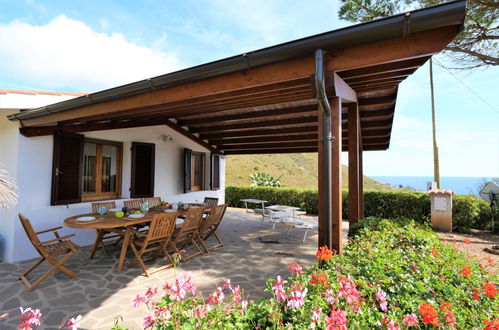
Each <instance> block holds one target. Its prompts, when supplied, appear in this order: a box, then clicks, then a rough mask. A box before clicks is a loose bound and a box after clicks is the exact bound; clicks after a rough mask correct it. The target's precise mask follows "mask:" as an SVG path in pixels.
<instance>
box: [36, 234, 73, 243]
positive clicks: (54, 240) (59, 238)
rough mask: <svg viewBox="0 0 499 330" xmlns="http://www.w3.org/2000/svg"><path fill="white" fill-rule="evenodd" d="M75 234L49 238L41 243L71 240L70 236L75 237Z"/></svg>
mask: <svg viewBox="0 0 499 330" xmlns="http://www.w3.org/2000/svg"><path fill="white" fill-rule="evenodd" d="M73 236H75V234H71V235H67V236H62V237H58V238H55V239H51V240H48V241H45V242H40V244H42V245H45V244H49V243H55V242H61V241H69V238H70V237H73Z"/></svg>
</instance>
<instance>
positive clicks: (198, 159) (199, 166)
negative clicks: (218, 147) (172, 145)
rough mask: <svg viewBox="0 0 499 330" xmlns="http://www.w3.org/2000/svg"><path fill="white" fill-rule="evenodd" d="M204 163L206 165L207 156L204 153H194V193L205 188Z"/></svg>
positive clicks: (192, 188)
mask: <svg viewBox="0 0 499 330" xmlns="http://www.w3.org/2000/svg"><path fill="white" fill-rule="evenodd" d="M204 163H205V156H204V154H203V153H200V152H193V153H192V158H191V164H192V165H191V168H192V174H191V177H192V184H191V190H192V191H198V190H202V189H203V188H204Z"/></svg>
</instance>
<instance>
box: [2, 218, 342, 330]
mask: <svg viewBox="0 0 499 330" xmlns="http://www.w3.org/2000/svg"><path fill="white" fill-rule="evenodd" d="M260 220H261V217H260V216H259V215H256V214H254V213H246V212H244V210H241V209H234V208H232V209H228V210H227V213H226V215H225V217H224V220H223V221H222V224H221V225H220V228H219V231H220V234H221V236H222V239H223V240H224V243H225V247H223V248H219V249H216V250H212V251H210V252H209V253H208V254H204V255H202V256H199V257H196V258H193V259H191V260H189V261H187V262H186V263H181V264H180V265H178V267H177V274H181V273H183V272H187V271H190V272H192V274H193V278H194V280H195V281H196V285H197V288H198V290H201V291H202V292H203V294H204V296H205V297H206V296H207V294H209V293H210V292H211V291H212V290H214V289H215V286H216V285H221V284H222V282H223V280H224V279H227V278H230V279H231V281H232V283H233V284H235V285H237V284H239V285H241V287H242V288H243V289H244V290H245V293H246V295H247V297H248V296H249V299H256V298H260V297H263V296H265V294H266V293H264V292H263V289H264V288H265V285H266V280H267V279H268V278H275V277H276V276H277V275H279V274H280V275H282V276H288V275H289V274H290V273H289V270H288V268H287V266H288V265H289V264H290V263H292V262H297V263H299V264H302V265H311V264H313V263H314V261H315V252H316V249H317V231H316V229H315V230H313V231H311V232H310V233H309V237H308V238H307V239H306V242H305V243H304V244H302V242H301V240H302V238H303V230H298V229H297V230H291V232H290V233H289V234H287V229H286V228H284V227H280V226H276V228H275V229H274V230H272V226H271V225H270V224H269V223H268V222H265V223H264V224H263V225H260ZM304 221H305V222H309V223H312V224H314V225H315V226H316V225H317V218H316V217H305V218H304ZM346 226H347V224H346V223H344V228H343V231H344V233H343V235H344V237H346V230H347V228H346ZM276 242H279V243H276ZM88 251H89V247H84V248H82V249H81V250H80V251H78V253H77V254H76V255H75V256H73V258H71V259H70V261H69V262H68V263H66V265H67V266H68V267H69V268H70V269H72V270H73V271H75V272H77V273H78V274H79V275H80V278H78V279H72V278H69V277H68V276H66V275H65V274H63V273H61V272H56V273H55V274H54V275H52V276H51V277H49V278H48V279H47V280H46V281H44V282H43V283H42V284H41V285H40V287H39V288H37V289H35V290H34V291H33V292H27V291H26V287H25V286H24V284H23V283H22V282H21V281H16V279H17V276H19V274H20V273H21V272H22V271H24V270H25V269H26V268H27V267H29V266H30V265H31V264H32V261H24V262H20V263H15V264H8V263H0V278H2V281H1V282H0V297H2V299H1V300H2V305H0V307H1V309H0V311H1V312H2V313H5V312H8V313H10V314H11V315H10V316H9V317H8V318H7V319H4V320H2V321H0V329H4V328H5V329H7V328H8V329H11V328H15V326H16V325H17V322H18V314H19V306H22V307H24V308H26V307H33V308H38V309H40V310H41V311H42V313H43V316H42V323H43V325H44V326H46V327H48V328H54V327H57V326H60V325H61V324H62V322H65V321H66V320H67V319H68V318H71V317H75V316H77V315H78V314H81V315H82V316H83V319H82V322H81V326H82V328H85V329H109V328H110V327H112V325H113V324H114V319H115V318H116V317H118V316H122V317H123V320H124V322H120V324H122V325H124V326H127V327H128V328H130V329H136V328H139V327H140V326H141V325H142V320H143V317H144V316H145V315H146V313H147V311H146V309H145V308H138V309H134V308H133V306H132V299H133V298H134V297H135V295H136V294H137V293H142V294H144V293H145V291H146V290H147V288H148V287H155V286H158V287H159V286H161V284H162V283H164V282H167V281H171V280H173V278H174V270H173V268H170V269H167V270H164V271H160V272H157V273H155V274H153V275H152V276H151V277H149V278H148V277H145V276H143V275H142V271H141V270H140V267H138V266H137V265H135V266H134V267H132V268H127V267H125V268H124V270H123V271H122V272H121V273H118V272H117V270H116V269H117V263H118V258H119V251H118V249H116V250H114V251H113V252H112V253H110V254H109V255H105V254H104V253H103V251H101V250H99V251H98V253H97V255H96V257H95V258H93V259H88ZM130 260H132V254H131V253H130V252H129V253H128V255H127V260H126V261H130ZM160 262H161V261H159V262H158V265H160ZM153 267H154V266H153ZM39 268H40V269H38V270H37V271H35V273H34V274H32V275H31V276H39V275H40V274H41V273H42V272H44V271H45V270H46V269H47V268H46V267H39Z"/></svg>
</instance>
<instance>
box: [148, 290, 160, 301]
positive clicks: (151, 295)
mask: <svg viewBox="0 0 499 330" xmlns="http://www.w3.org/2000/svg"><path fill="white" fill-rule="evenodd" d="M157 294H158V288H154V289H153V288H148V289H147V292H146V297H147V298H149V299H151V298H152V297H154V296H155V295H157Z"/></svg>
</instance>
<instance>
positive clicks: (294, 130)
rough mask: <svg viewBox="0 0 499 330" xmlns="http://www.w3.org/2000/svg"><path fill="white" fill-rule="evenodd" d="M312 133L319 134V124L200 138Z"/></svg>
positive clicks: (205, 135)
mask: <svg viewBox="0 0 499 330" xmlns="http://www.w3.org/2000/svg"><path fill="white" fill-rule="evenodd" d="M310 132H317V124H315V123H309V124H304V125H302V126H297V127H287V128H272V127H270V128H266V129H260V128H257V129H255V130H246V131H238V132H225V131H221V132H212V133H206V134H201V135H200V138H201V139H203V140H211V139H222V138H234V137H244V136H269V135H282V134H305V133H310Z"/></svg>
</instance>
